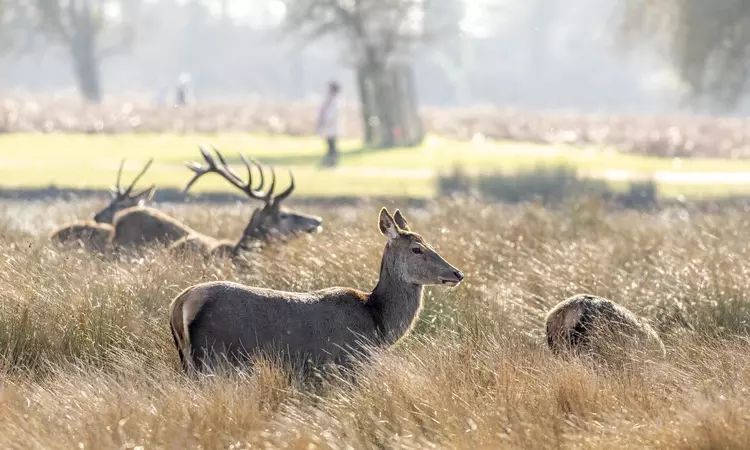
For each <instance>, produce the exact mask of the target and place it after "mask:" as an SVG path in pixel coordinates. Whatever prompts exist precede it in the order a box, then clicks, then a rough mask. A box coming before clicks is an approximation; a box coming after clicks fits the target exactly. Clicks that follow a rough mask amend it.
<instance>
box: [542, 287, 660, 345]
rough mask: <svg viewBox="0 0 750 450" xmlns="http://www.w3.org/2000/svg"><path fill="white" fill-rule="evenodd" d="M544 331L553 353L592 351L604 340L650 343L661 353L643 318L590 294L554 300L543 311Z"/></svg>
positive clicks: (654, 333)
mask: <svg viewBox="0 0 750 450" xmlns="http://www.w3.org/2000/svg"><path fill="white" fill-rule="evenodd" d="M546 331H547V345H548V346H549V348H550V349H551V350H552V351H553V352H554V353H560V352H562V351H563V350H569V351H572V352H573V353H578V354H580V353H588V354H592V353H596V352H597V351H598V350H599V349H604V348H605V347H607V345H608V344H618V343H628V344H635V345H639V344H642V345H646V346H653V347H654V348H656V349H657V350H658V351H659V353H660V354H661V355H664V354H665V349H664V343H663V342H662V340H661V339H660V338H659V335H658V334H657V333H656V331H655V330H654V329H653V328H652V327H651V326H650V325H649V324H648V323H646V321H645V320H644V319H643V318H641V317H638V316H636V315H635V314H633V313H632V312H631V311H630V310H628V309H627V308H625V307H624V306H622V305H618V304H617V303H615V302H613V301H611V300H608V299H605V298H601V297H596V296H593V295H585V294H580V295H574V296H572V297H570V298H568V299H566V300H563V301H562V302H560V303H558V304H557V305H556V306H555V307H554V308H552V309H551V310H550V311H549V313H548V314H547V318H546ZM615 341H620V342H615ZM631 348H632V347H631Z"/></svg>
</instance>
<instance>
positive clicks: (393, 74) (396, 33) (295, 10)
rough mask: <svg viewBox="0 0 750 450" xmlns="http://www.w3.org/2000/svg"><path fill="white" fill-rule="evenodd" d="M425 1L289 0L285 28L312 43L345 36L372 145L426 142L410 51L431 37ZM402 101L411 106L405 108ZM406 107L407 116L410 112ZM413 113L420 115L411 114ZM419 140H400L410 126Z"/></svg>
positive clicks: (368, 137) (387, 145) (367, 139)
mask: <svg viewBox="0 0 750 450" xmlns="http://www.w3.org/2000/svg"><path fill="white" fill-rule="evenodd" d="M425 3H426V2H425V0H285V4H286V7H287V17H286V23H285V30H287V31H288V32H292V33H294V34H296V35H298V36H301V37H302V38H304V39H305V40H306V42H310V41H312V40H314V39H317V38H320V37H323V36H335V37H338V38H343V40H344V42H345V46H346V51H347V53H348V55H349V57H350V59H351V61H352V62H353V64H354V66H355V70H356V75H357V83H358V88H359V95H360V102H361V107H362V120H363V125H364V130H365V141H366V142H367V143H370V144H372V143H378V144H379V145H381V146H385V147H390V146H393V145H395V144H398V143H416V142H408V141H415V140H416V141H421V137H422V136H421V123H417V124H414V123H410V122H414V119H415V117H416V116H417V114H416V109H417V105H416V96H415V93H414V91H415V89H414V86H413V81H412V80H413V78H412V76H411V65H410V60H409V56H410V52H411V50H412V49H413V48H414V46H415V44H416V43H418V42H420V41H421V40H422V39H423V38H424V37H425V36H426V35H427V33H426V32H425V30H424V27H423V21H422V17H423V15H424V12H425V8H426V4H425ZM401 102H406V105H404V104H403V103H401ZM404 106H406V112H407V114H405V110H404ZM409 109H411V110H412V111H413V112H414V114H411V117H409V116H410V115H409V114H408V111H409ZM414 125H416V127H417V128H419V132H418V133H417V136H416V138H413V139H408V138H407V139H406V142H404V141H403V140H401V141H400V140H399V138H400V137H401V136H402V135H403V134H404V132H405V131H406V130H405V128H412V127H413V126H414Z"/></svg>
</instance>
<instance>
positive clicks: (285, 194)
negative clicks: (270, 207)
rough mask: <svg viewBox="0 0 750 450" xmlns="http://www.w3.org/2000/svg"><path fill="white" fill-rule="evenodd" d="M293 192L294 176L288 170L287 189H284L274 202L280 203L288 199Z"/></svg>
mask: <svg viewBox="0 0 750 450" xmlns="http://www.w3.org/2000/svg"><path fill="white" fill-rule="evenodd" d="M293 191H294V175H293V174H292V171H291V170H289V187H288V188H286V190H285V191H284V192H282V193H281V194H279V195H277V196H276V199H274V201H275V202H277V203H278V202H282V201H284V199H286V198H287V197H289V196H290V195H291V194H292V192H293Z"/></svg>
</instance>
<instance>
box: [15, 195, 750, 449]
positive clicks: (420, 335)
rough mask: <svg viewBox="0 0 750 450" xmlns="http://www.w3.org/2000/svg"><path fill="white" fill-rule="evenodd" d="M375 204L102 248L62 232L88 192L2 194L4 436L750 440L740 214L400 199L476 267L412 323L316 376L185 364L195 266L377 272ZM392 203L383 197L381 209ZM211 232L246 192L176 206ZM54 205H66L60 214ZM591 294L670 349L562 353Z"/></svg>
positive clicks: (307, 276) (501, 444) (644, 443)
mask: <svg viewBox="0 0 750 450" xmlns="http://www.w3.org/2000/svg"><path fill="white" fill-rule="evenodd" d="M378 207H379V205H368V204H366V203H365V204H362V205H361V206H359V207H356V208H355V207H338V208H334V207H327V208H321V209H318V210H315V209H314V208H312V207H311V210H312V211H311V212H316V213H320V214H321V215H322V216H323V217H324V219H325V221H326V223H327V224H330V226H327V227H326V231H325V232H324V233H323V234H321V235H318V236H315V237H314V238H312V237H310V236H302V237H301V238H300V239H296V240H294V241H291V242H289V243H287V244H285V245H279V246H275V247H274V248H273V249H272V250H273V251H268V252H262V253H261V254H257V255H254V256H253V258H250V261H249V265H248V266H246V267H234V266H233V265H232V264H230V263H229V262H221V261H218V262H212V263H211V264H207V263H206V262H205V261H204V260H203V259H202V258H191V257H185V258H183V259H181V260H179V261H175V260H174V258H173V256H171V255H169V254H168V252H167V250H165V249H164V250H163V249H153V250H147V251H145V252H144V254H143V255H142V256H139V257H136V258H130V257H126V256H121V257H118V258H115V260H113V261H110V260H105V259H104V258H101V257H99V256H96V255H90V254H87V253H84V252H63V251H58V250H54V249H52V248H48V247H47V246H46V239H45V235H46V233H47V232H48V231H49V229H50V228H51V224H52V223H60V222H63V221H64V220H66V219H69V218H70V217H75V215H76V214H77V213H82V212H84V211H90V210H91V209H93V208H92V206H91V205H90V204H83V205H71V204H61V203H50V204H41V203H35V204H23V205H21V204H10V203H6V204H3V205H2V206H0V261H2V264H3V270H2V271H0V361H2V362H1V363H0V366H1V367H2V371H1V373H2V375H0V380H1V381H2V391H0V402H2V404H1V405H0V406H1V407H0V447H2V448H47V449H55V448H135V447H136V446H143V447H144V448H195V447H198V446H201V447H202V448H235V449H237V448H249V447H250V446H251V445H252V447H253V448H258V447H263V446H265V447H264V448H282V447H285V448H292V449H307V448H328V449H334V448H345V447H347V446H349V447H352V448H365V449H366V448H404V447H408V448H436V447H437V448H454V449H469V448H488V449H489V448H493V449H494V448H528V449H539V448H576V449H581V448H583V449H590V448H601V449H630V448H660V449H661V448H664V449H687V448H691V449H694V448H704V449H708V448H722V449H742V448H746V445H747V442H748V441H750V431H748V430H750V356H748V355H750V343H749V342H748V339H747V336H748V333H750V321H748V318H749V317H750V300H749V299H748V294H747V293H748V292H750V278H748V277H747V273H748V272H750V246H749V245H748V242H750V231H748V230H750V226H749V224H748V218H747V217H748V216H747V213H746V212H745V211H740V210H724V211H723V212H720V213H702V214H694V213H692V212H691V211H685V210H682V209H675V210H663V211H659V212H654V213H647V214H643V213H637V212H629V211H628V212H608V211H605V210H602V209H599V208H598V207H597V206H596V205H595V204H590V203H580V204H577V205H575V206H571V207H570V208H569V209H568V207H560V209H559V210H557V211H553V210H549V209H544V208H540V207H536V206H533V205H525V206H513V207H510V206H503V205H488V204H477V203H473V202H472V201H470V200H469V201H467V200H461V202H460V203H450V202H446V201H444V200H441V201H440V203H436V204H432V205H428V206H427V207H426V208H425V209H414V208H412V209H407V210H405V213H406V215H407V216H408V218H409V219H410V220H411V221H412V222H413V223H414V224H417V223H418V224H419V228H420V229H424V230H436V231H437V232H435V233H429V234H428V236H429V238H430V241H431V242H432V243H433V244H434V245H435V247H436V248H438V249H440V253H441V254H442V255H443V256H445V258H446V259H447V260H449V261H451V262H453V263H455V264H456V265H457V266H458V267H460V268H461V269H462V270H464V271H465V273H466V280H465V281H464V282H463V284H462V285H461V286H460V287H458V288H456V289H444V288H441V287H436V288H427V289H426V291H425V308H424V311H423V312H422V315H421V319H420V320H419V321H418V323H417V324H416V327H415V329H414V331H413V332H412V334H411V335H410V336H409V337H407V338H406V339H404V340H402V341H401V342H400V343H399V344H398V345H397V346H395V347H394V348H392V349H390V350H388V351H387V352H385V353H383V354H382V355H380V356H378V357H377V358H376V359H375V360H374V361H373V362H372V363H371V364H369V365H367V366H365V367H363V368H361V369H359V372H358V373H359V375H358V376H357V378H356V379H355V381H354V382H352V381H347V380H336V379H332V380H327V381H325V382H323V383H321V384H322V385H320V386H316V387H315V389H314V390H311V389H312V388H310V387H308V386H306V385H304V384H302V383H301V382H300V381H299V380H298V379H297V378H295V377H292V376H290V375H289V374H288V373H287V372H285V371H283V370H281V369H280V368H278V367H276V366H275V365H274V364H272V363H270V362H264V361H259V363H258V365H257V366H256V370H255V372H254V373H252V374H248V373H234V374H232V375H228V376H220V377H206V378H202V379H199V380H191V379H188V378H187V377H185V376H184V375H183V374H182V371H181V370H180V363H179V359H178V357H177V355H176V352H175V350H174V344H173V342H172V338H171V336H170V332H169V327H168V325H167V323H168V321H167V317H168V307H169V302H170V300H171V299H172V298H174V297H175V296H176V295H177V294H178V293H179V292H180V291H182V290H183V289H184V288H186V287H188V286H190V285H193V284H195V283H199V282H203V281H213V280H230V281H236V282H240V283H243V284H252V285H257V286H263V287H269V288H274V289H284V290H293V291H309V290H315V289H319V288H323V287H326V286H332V285H342V286H368V285H374V282H375V280H376V279H377V276H378V274H377V270H373V267H377V265H378V263H379V258H380V254H379V252H378V251H376V249H379V248H380V247H381V246H382V238H380V236H379V235H378V234H377V233H373V232H372V227H373V225H372V221H371V218H372V216H373V215H374V214H375V213H376V212H377V209H378ZM389 207H390V205H389ZM163 209H164V211H165V212H166V213H168V214H170V215H171V216H173V217H176V218H178V219H180V220H183V221H185V222H186V223H187V224H188V225H189V226H190V227H192V228H196V229H202V230H208V231H210V232H211V234H212V235H215V236H217V237H226V236H236V235H238V234H239V233H241V231H242V226H243V224H244V222H245V219H246V214H247V211H246V210H241V209H240V208H236V207H234V206H221V207H219V206H215V207H211V208H207V207H206V206H205V205H193V206H189V205H181V206H169V205H165V206H164V207H163ZM53 219H54V220H53ZM579 292H590V293H595V294H598V295H602V296H604V297H608V298H613V299H617V300H618V302H620V303H622V304H623V305H624V306H626V307H627V308H628V309H630V310H631V311H633V312H635V313H637V314H639V315H642V316H645V317H647V318H648V319H649V320H651V321H652V323H654V325H655V328H656V329H657V330H658V331H659V333H660V335H661V336H662V337H663V339H664V343H665V345H666V348H667V356H666V358H664V359H650V358H641V357H634V358H632V360H631V361H630V362H629V364H628V366H627V367H628V370H626V371H621V370H619V369H617V367H610V366H607V365H604V366H602V365H598V366H594V365H591V364H590V363H588V362H586V361H583V360H578V359H566V358H556V357H553V356H552V355H551V354H550V352H549V350H548V349H547V348H546V342H545V337H544V317H545V314H546V312H547V311H548V310H549V309H550V308H551V307H552V306H553V305H555V304H556V303H557V302H559V301H560V300H562V299H564V298H567V297H569V296H570V295H573V294H575V293H579Z"/></svg>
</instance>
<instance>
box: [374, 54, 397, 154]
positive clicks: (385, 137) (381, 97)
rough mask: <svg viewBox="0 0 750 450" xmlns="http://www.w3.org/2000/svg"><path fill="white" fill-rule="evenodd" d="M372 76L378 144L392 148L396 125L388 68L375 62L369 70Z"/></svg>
mask: <svg viewBox="0 0 750 450" xmlns="http://www.w3.org/2000/svg"><path fill="white" fill-rule="evenodd" d="M371 74H372V77H373V86H374V88H375V89H374V92H373V94H374V97H375V102H376V104H377V108H378V119H379V121H378V124H379V128H378V134H379V144H380V147H383V148H392V147H394V146H395V145H396V139H395V136H394V133H393V132H394V128H395V125H396V122H395V117H394V114H393V108H394V103H395V100H396V99H395V98H394V95H393V83H392V82H391V77H390V76H389V73H388V70H387V69H386V67H385V66H384V65H383V64H377V65H375V66H374V67H373V70H372V71H371Z"/></svg>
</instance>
